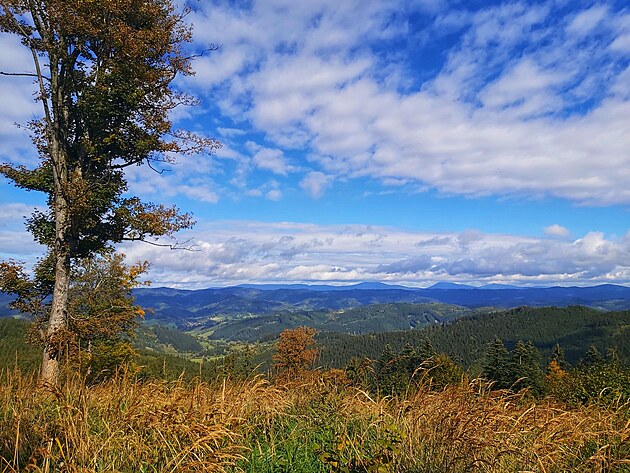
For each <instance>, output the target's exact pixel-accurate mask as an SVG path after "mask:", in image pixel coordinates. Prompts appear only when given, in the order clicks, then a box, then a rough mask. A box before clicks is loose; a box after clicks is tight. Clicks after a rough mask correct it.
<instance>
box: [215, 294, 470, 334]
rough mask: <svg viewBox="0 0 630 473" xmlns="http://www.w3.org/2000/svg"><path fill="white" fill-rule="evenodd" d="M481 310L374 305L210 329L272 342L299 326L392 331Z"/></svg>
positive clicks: (358, 331) (256, 319)
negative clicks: (284, 332) (284, 331)
mask: <svg viewBox="0 0 630 473" xmlns="http://www.w3.org/2000/svg"><path fill="white" fill-rule="evenodd" d="M478 312H479V310H472V309H467V308H465V307H461V306H456V305H452V304H441V303H437V302H436V303H430V304H410V303H391V304H372V305H367V306H362V307H357V308H353V309H347V310H343V309H341V310H336V311H327V312H322V311H297V312H289V311H284V312H278V313H274V314H271V315H262V316H257V317H249V318H239V319H237V320H226V321H224V322H221V323H219V324H217V325H215V326H213V327H212V328H211V329H210V330H211V332H210V333H209V337H210V338H211V339H216V340H243V341H248V342H254V341H261V340H270V339H273V338H275V337H276V336H277V335H278V334H279V333H280V332H282V331H283V330H285V329H292V328H295V327H299V326H308V327H313V328H316V329H317V330H319V331H325V332H339V333H352V334H364V333H372V332H390V331H395V330H409V329H419V328H422V327H427V326H429V325H431V324H443V323H447V322H451V321H453V320H456V319H458V318H460V317H470V316H472V315H474V314H476V313H478Z"/></svg>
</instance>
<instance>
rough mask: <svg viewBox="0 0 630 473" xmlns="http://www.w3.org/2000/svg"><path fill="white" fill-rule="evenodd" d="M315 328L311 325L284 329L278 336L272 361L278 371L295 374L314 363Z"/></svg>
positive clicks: (315, 349) (316, 351)
mask: <svg viewBox="0 0 630 473" xmlns="http://www.w3.org/2000/svg"><path fill="white" fill-rule="evenodd" d="M316 333H317V330H315V329H314V328H311V327H297V328H295V329H286V330H284V331H283V332H282V333H281V334H280V336H279V337H278V343H277V344H276V354H275V355H273V358H272V359H273V362H274V366H275V368H276V370H278V372H280V373H283V374H286V375H289V376H295V375H297V374H299V373H300V372H302V371H304V370H306V369H308V368H309V367H311V366H312V365H313V363H315V360H316V359H317V353H318V350H317V348H316V347H315V340H314V339H313V336H314V335H315V334H316Z"/></svg>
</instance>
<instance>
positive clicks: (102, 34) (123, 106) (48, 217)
mask: <svg viewBox="0 0 630 473" xmlns="http://www.w3.org/2000/svg"><path fill="white" fill-rule="evenodd" d="M185 14H186V12H181V13H178V12H176V11H175V8H174V6H173V4H172V2H171V0H116V1H114V0H94V1H85V0H0V31H2V32H7V33H11V34H15V35H17V36H18V37H19V38H20V39H21V41H22V44H23V45H24V46H25V47H26V48H28V49H29V50H30V52H31V54H32V57H33V63H34V68H35V72H34V73H32V74H31V73H23V72H19V71H18V72H7V71H2V72H3V74H5V75H6V74H9V75H22V76H27V77H34V78H35V80H36V84H37V89H38V96H37V99H38V100H39V102H40V103H41V104H42V111H43V118H42V119H40V120H34V121H33V122H31V123H30V124H29V128H30V130H31V133H32V137H33V142H34V144H35V145H36V148H37V150H38V154H39V160H40V161H39V165H38V166H36V167H35V168H33V169H27V168H26V167H24V166H14V165H11V164H2V165H0V174H2V175H4V176H5V177H7V178H9V179H10V180H12V181H13V182H14V184H15V185H16V186H18V187H21V188H23V189H26V190H29V191H30V190H34V191H39V192H43V193H45V194H46V196H47V203H48V210H47V211H46V212H35V213H34V214H33V215H32V216H31V218H30V219H28V221H27V227H28V229H29V230H30V231H31V233H32V234H33V236H34V238H35V239H36V240H37V241H38V242H40V243H42V244H44V245H46V246H47V247H48V249H49V255H48V256H47V257H46V258H44V259H43V260H42V261H43V262H45V264H46V265H47V268H48V269H49V270H50V271H51V272H52V275H53V278H52V282H53V285H52V300H51V304H50V307H49V308H48V313H49V314H48V319H47V320H48V322H47V326H46V342H45V346H44V356H43V361H42V380H43V381H44V382H48V383H54V382H56V380H57V371H58V360H59V356H58V355H59V354H58V353H56V352H55V351H54V350H53V349H52V345H51V341H52V340H54V339H55V338H57V335H58V333H61V332H64V331H66V330H67V329H68V297H69V287H70V276H71V274H70V272H71V264H72V261H73V260H74V259H77V258H85V257H88V258H89V257H93V256H94V255H95V254H98V253H99V252H101V251H103V250H105V249H107V248H109V247H111V245H112V244H113V243H117V242H121V241H123V240H145V241H146V240H147V238H151V237H159V236H164V235H166V236H170V237H172V235H173V234H174V232H176V231H177V230H179V229H183V228H189V227H190V226H191V225H192V224H193V220H192V218H191V216H190V215H189V214H181V213H180V212H179V210H178V209H177V208H175V207H173V208H169V207H165V206H163V205H157V204H153V203H143V202H141V201H140V199H138V198H137V197H133V196H132V197H129V196H125V192H126V190H127V183H126V180H125V176H124V169H125V168H127V167H129V166H133V165H140V164H146V165H148V166H152V165H153V164H154V163H156V162H172V161H173V159H174V156H175V155H176V154H178V153H199V152H205V151H212V150H214V149H216V148H217V147H218V143H217V142H216V141H214V140H211V139H207V138H202V137H198V136H196V135H193V134H191V133H189V132H186V131H182V130H175V129H173V127H172V124H171V121H170V119H169V112H170V111H172V110H173V109H174V108H175V107H177V106H178V105H182V104H183V105H192V104H194V103H195V101H194V100H193V99H192V98H191V97H189V96H187V95H185V94H181V93H177V92H175V91H174V90H173V88H172V87H171V84H172V81H173V80H174V79H175V77H176V76H177V75H178V74H191V73H192V71H191V65H190V60H191V57H188V56H186V55H185V54H184V52H183V45H184V44H185V43H186V42H188V41H190V39H191V31H190V29H189V28H188V27H187V26H186V25H185V24H184V21H183V20H184V15H185ZM36 272H37V271H36Z"/></svg>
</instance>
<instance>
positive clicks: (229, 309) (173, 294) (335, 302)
mask: <svg viewBox="0 0 630 473" xmlns="http://www.w3.org/2000/svg"><path fill="white" fill-rule="evenodd" d="M134 294H135V296H136V301H137V303H138V304H140V305H141V306H143V307H151V308H153V309H154V310H155V313H154V315H150V316H149V319H154V320H157V321H162V322H169V323H175V324H176V325H177V326H179V327H180V328H186V327H188V326H190V325H191V324H193V325H194V324H203V323H206V322H207V321H209V320H210V319H212V318H213V317H216V316H228V317H230V316H236V315H244V314H249V315H251V314H255V315H261V314H272V313H274V312H279V311H303V310H322V311H328V310H339V309H348V308H352V307H359V306H363V305H369V304H387V303H393V302H408V303H431V302H441V303H445V304H455V305H459V306H464V307H468V308H478V307H490V306H491V307H501V308H513V307H520V306H539V307H540V306H560V307H565V306H569V305H583V306H588V307H593V308H597V309H601V310H625V309H630V287H625V286H617V285H612V284H605V285H600V286H592V287H550V288H511V287H507V288H505V287H501V286H500V287H498V288H497V287H496V286H490V287H485V288H472V287H469V286H454V285H448V286H444V285H441V286H434V287H432V288H427V289H412V288H401V287H400V286H394V287H392V286H387V285H385V284H380V285H356V286H348V287H346V288H343V287H330V286H323V287H322V286H302V285H297V286H289V287H286V288H285V287H283V286H269V287H267V286H262V287H257V286H254V287H227V288H215V289H202V290H195V291H187V290H178V289H169V288H142V289H138V290H136V291H135V292H134Z"/></svg>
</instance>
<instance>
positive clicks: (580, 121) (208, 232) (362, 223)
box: [0, 0, 630, 288]
mask: <svg viewBox="0 0 630 473" xmlns="http://www.w3.org/2000/svg"><path fill="white" fill-rule="evenodd" d="M178 2H179V3H178V8H182V7H183V5H184V0H178ZM188 3H189V5H190V6H191V7H192V12H191V13H190V14H189V15H188V16H187V20H186V21H188V22H190V24H191V25H192V27H193V43H192V44H190V45H189V48H190V51H191V52H200V51H203V50H204V49H206V48H208V47H209V46H210V45H220V49H219V50H218V51H213V52H211V53H209V54H205V55H203V56H202V57H199V58H196V59H195V61H194V63H193V68H194V69H195V72H196V74H195V75H194V76H187V77H180V78H178V79H177V80H176V82H175V84H174V87H176V88H177V89H178V90H181V91H186V92H189V93H191V94H193V95H195V96H196V97H198V98H199V100H200V106H198V107H196V108H181V109H177V110H175V111H174V113H173V115H172V119H173V121H174V123H175V125H176V126H177V127H181V128H186V129H190V130H194V131H196V132H198V133H200V134H202V135H204V136H208V137H214V138H216V139H218V140H219V141H220V142H221V143H222V148H221V149H220V150H218V151H217V152H216V153H215V154H214V155H213V156H210V157H209V156H192V157H182V158H181V159H179V160H178V162H177V164H175V165H173V166H170V167H168V168H166V169H165V170H164V172H162V173H161V174H160V173H156V172H153V171H151V170H150V169H149V168H147V167H133V168H131V169H129V171H128V173H127V178H128V180H129V183H130V193H131V194H134V195H138V196H140V197H141V198H143V199H144V200H147V201H152V202H159V203H165V204H169V205H177V206H178V207H180V208H181V209H182V210H185V211H190V212H192V213H193V214H194V217H195V219H196V220H197V225H196V226H195V228H194V229H192V230H190V231H186V232H182V233H181V234H179V235H178V239H179V240H180V241H190V244H193V245H194V250H195V251H182V250H177V251H171V250H168V249H164V248H158V247H155V246H152V245H148V244H144V243H134V244H133V245H131V244H125V245H120V247H119V249H120V250H121V251H123V252H124V253H125V254H126V255H127V257H128V259H129V261H130V262H132V261H136V260H149V261H151V270H150V273H149V275H148V277H149V279H151V280H152V281H153V284H154V285H155V286H171V287H181V288H202V287H217V286H230V285H236V284H241V283H298V282H299V283H308V284H317V283H326V284H352V283H356V282H362V281H382V282H386V283H393V284H406V285H410V286H422V287H424V286H428V285H431V284H433V283H435V282H438V281H451V282H460V283H468V284H473V285H478V284H487V283H491V282H494V283H507V284H518V285H526V286H536V285H543V286H549V285H595V284H602V283H615V284H626V285H628V284H630V185H629V184H630V132H629V131H630V7H627V6H626V5H625V2H621V1H619V2H614V1H608V2H590V1H589V2H586V1H580V0H573V1H565V0H555V1H536V2H527V1H510V2H505V1H483V2H480V1H443V0H408V1H394V0H385V1H383V0H381V1H372V0H317V1H315V0H303V1H300V2H295V1H292V0H291V1H290V0H250V1H235V0H232V1H219V0H217V1H205V0H200V1H194V2H188ZM0 70H1V71H11V72H16V71H17V72H24V71H28V72H31V71H32V70H33V66H32V60H31V59H30V58H29V55H28V54H27V51H25V50H24V48H23V47H22V46H21V45H20V44H19V42H17V41H16V40H15V38H13V37H10V36H7V35H2V34H0ZM33 92H34V86H33V83H32V81H31V80H30V79H25V78H15V77H6V76H0V97H2V105H1V106H0V161H4V162H11V163H16V164H24V165H27V166H29V165H31V166H32V165H33V164H34V163H36V160H37V158H36V154H35V151H34V149H33V146H32V145H31V144H30V141H29V139H28V137H27V136H26V135H25V133H24V131H23V130H21V129H19V128H17V127H16V126H15V125H14V124H15V123H25V122H26V121H28V120H29V119H32V118H33V117H37V116H40V115H41V111H40V107H41V105H40V104H38V103H36V102H35V101H34V97H33ZM0 191H1V192H0V259H6V258H12V259H16V260H20V261H25V262H27V263H32V262H33V261H35V259H36V258H37V257H38V256H39V255H41V253H42V248H41V247H39V246H38V245H36V244H35V243H33V242H32V238H31V237H30V235H29V234H28V233H27V232H26V230H25V228H24V219H23V217H24V216H27V215H29V214H30V212H32V210H33V209H34V208H37V207H38V206H42V205H43V204H44V200H43V198H42V196H41V195H37V194H34V193H26V192H24V191H20V190H18V189H16V188H14V187H13V186H12V185H11V184H10V183H9V181H7V180H0Z"/></svg>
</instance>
